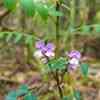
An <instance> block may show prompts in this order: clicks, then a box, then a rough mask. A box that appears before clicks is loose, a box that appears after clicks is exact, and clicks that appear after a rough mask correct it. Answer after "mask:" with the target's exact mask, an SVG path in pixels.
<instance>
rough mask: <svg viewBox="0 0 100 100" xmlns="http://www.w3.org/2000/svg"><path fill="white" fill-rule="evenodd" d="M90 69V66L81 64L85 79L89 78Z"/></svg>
mask: <svg viewBox="0 0 100 100" xmlns="http://www.w3.org/2000/svg"><path fill="white" fill-rule="evenodd" d="M88 68H89V65H88V64H86V63H83V64H81V72H82V75H83V76H84V77H85V78H86V77H87V76H88Z"/></svg>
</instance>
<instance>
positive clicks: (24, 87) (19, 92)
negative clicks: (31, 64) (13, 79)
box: [17, 84, 28, 96]
mask: <svg viewBox="0 0 100 100" xmlns="http://www.w3.org/2000/svg"><path fill="white" fill-rule="evenodd" d="M27 93H28V86H27V85H25V84H23V85H21V86H20V87H19V88H18V90H17V96H21V95H24V94H27Z"/></svg>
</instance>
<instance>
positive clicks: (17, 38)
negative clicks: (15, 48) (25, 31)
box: [15, 33, 23, 43]
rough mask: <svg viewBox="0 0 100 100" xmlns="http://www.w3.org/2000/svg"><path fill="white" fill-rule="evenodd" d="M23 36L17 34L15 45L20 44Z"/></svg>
mask: <svg viewBox="0 0 100 100" xmlns="http://www.w3.org/2000/svg"><path fill="white" fill-rule="evenodd" d="M22 36H23V35H22V34H21V33H18V34H16V37H15V43H18V42H19V41H20V40H21V39H22Z"/></svg>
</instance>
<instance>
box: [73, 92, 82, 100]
mask: <svg viewBox="0 0 100 100" xmlns="http://www.w3.org/2000/svg"><path fill="white" fill-rule="evenodd" d="M74 97H75V100H81V94H80V92H79V91H78V90H77V91H74Z"/></svg>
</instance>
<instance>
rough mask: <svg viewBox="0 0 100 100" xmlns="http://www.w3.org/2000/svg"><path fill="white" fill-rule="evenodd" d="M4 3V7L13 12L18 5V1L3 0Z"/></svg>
mask: <svg viewBox="0 0 100 100" xmlns="http://www.w3.org/2000/svg"><path fill="white" fill-rule="evenodd" d="M3 2H4V6H5V7H6V8H7V9H8V10H13V9H15V8H16V3H17V0H3Z"/></svg>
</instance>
